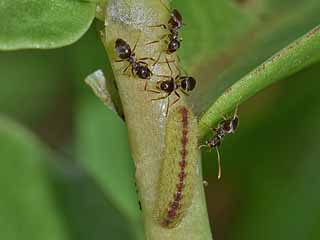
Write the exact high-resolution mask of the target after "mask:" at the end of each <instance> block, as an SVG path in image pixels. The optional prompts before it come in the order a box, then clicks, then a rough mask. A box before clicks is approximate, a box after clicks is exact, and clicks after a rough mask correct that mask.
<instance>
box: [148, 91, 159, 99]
mask: <svg viewBox="0 0 320 240" xmlns="http://www.w3.org/2000/svg"><path fill="white" fill-rule="evenodd" d="M146 91H147V92H152V93H158V94H160V93H161V92H160V91H158V90H154V89H146ZM156 100H158V99H156Z"/></svg>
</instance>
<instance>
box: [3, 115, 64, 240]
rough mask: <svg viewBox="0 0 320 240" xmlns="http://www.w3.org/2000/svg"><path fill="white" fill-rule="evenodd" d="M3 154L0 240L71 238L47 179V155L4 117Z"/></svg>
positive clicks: (31, 138) (41, 147)
mask: <svg viewBox="0 0 320 240" xmlns="http://www.w3.org/2000/svg"><path fill="white" fill-rule="evenodd" d="M0 154H1V156H0V158H1V161H0V189H1V197H0V212H1V214H0V239H6V240H17V239H25V240H27V239H30V240H44V239H46V240H64V239H68V237H67V235H66V229H65V226H64V219H63V218H62V216H61V215H59V211H58V209H57V206H56V203H55V200H54V198H55V196H54V195H53V192H52V189H51V185H50V184H49V179H48V176H47V169H46V167H45V163H46V162H45V161H47V160H49V158H50V157H49V155H48V152H47V151H45V150H44V148H43V146H41V145H40V144H39V143H38V141H37V140H36V139H35V137H34V136H33V135H31V134H30V133H29V132H27V131H26V130H24V129H23V128H21V127H20V126H17V125H16V124H14V123H12V122H10V120H8V119H5V118H2V117H1V118H0Z"/></svg>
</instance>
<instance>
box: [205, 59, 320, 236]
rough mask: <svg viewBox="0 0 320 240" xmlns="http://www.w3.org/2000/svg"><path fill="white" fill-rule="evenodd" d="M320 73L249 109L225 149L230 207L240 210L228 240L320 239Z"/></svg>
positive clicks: (313, 71)
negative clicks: (230, 193) (319, 189)
mask: <svg viewBox="0 0 320 240" xmlns="http://www.w3.org/2000/svg"><path fill="white" fill-rule="evenodd" d="M319 67H320V63H318V64H315V65H314V66H312V67H310V68H308V69H306V70H304V71H301V72H300V73H299V74H295V75H294V76H292V77H290V78H289V79H288V81H283V82H279V84H277V86H275V87H272V88H270V89H267V90H266V92H265V93H264V94H259V95H258V96H257V97H256V98H255V101H250V102H248V103H247V104H245V106H244V108H243V109H242V111H241V125H240V128H239V129H238V130H239V131H238V132H237V133H236V134H235V135H233V136H230V137H228V138H227V139H226V142H224V144H223V145H222V149H221V152H222V154H223V160H224V170H225V171H224V173H225V174H224V176H225V178H224V181H226V182H227V184H226V186H225V188H226V189H227V190H226V191H228V190H229V189H230V187H229V186H232V187H231V188H232V189H233V190H231V191H232V192H233V195H232V196H229V197H231V198H232V199H228V200H227V201H226V202H228V201H232V202H231V203H230V205H229V206H234V205H236V206H237V207H236V208H234V209H235V212H233V214H232V217H231V219H232V220H231V221H232V224H230V225H228V227H227V229H228V230H227V231H228V237H227V239H238V240H242V239H245V240H253V239H271V238H273V237H274V236H277V238H278V237H279V238H280V239H292V240H298V239H301V238H303V239H310V240H311V239H312V240H313V239H319V236H320V229H319V228H317V226H319V216H320V209H319V201H320V192H319V191H318V188H319V185H320V178H319V171H318V169H319V167H320V163H319V161H318V159H319V155H320V151H319V150H320V149H319V144H318V143H319V140H320V139H319V136H320V128H319V120H320V112H319V111H318V109H319V107H318V106H319V104H320V96H319V91H318V90H319V87H320V82H319V77H318V76H319V69H320V68H319ZM306 79H307V81H308V82H307V86H308V87H305V84H306V82H305V80H306ZM288 82H290V84H288ZM284 95H288V96H294V97H288V98H286V97H283V96H284ZM301 113H303V114H301ZM257 115H260V116H258V117H257ZM211 158H213V156H212V155H211ZM211 160H212V159H211ZM222 199H223V198H222ZM215 200H216V201H218V202H219V199H216V198H215ZM234 216H236V217H234ZM301 226H303V227H301Z"/></svg>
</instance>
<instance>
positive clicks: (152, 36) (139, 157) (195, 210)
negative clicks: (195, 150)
mask: <svg viewBox="0 0 320 240" xmlns="http://www.w3.org/2000/svg"><path fill="white" fill-rule="evenodd" d="M106 13H107V14H106V20H105V26H106V30H105V33H104V36H103V42H104V45H105V48H106V51H107V53H108V57H109V58H110V62H111V63H112V68H113V71H114V75H115V79H116V82H117V86H118V90H119V94H120V97H121V101H122V104H123V109H124V114H125V120H126V124H127V127H128V133H129V142H130V147H131V151H132V157H133V159H134V162H135V166H136V180H137V187H138V191H139V197H140V201H141V204H142V209H143V210H142V215H143V220H144V228H145V235H146V239H148V240H149V239H150V240H160V239H161V240H163V239H172V240H179V239H184V240H186V239H190V240H191V239H192V240H209V239H212V237H211V232H210V226H209V222H208V215H207V209H206V203H205V195H204V190H203V184H202V182H203V181H202V176H201V173H200V175H198V176H197V179H195V181H196V186H195V190H194V191H195V192H194V198H193V202H192V205H191V207H190V208H189V210H188V213H187V214H186V216H185V217H184V219H183V221H182V223H181V224H180V225H178V226H177V227H176V228H174V229H166V228H163V227H161V226H160V224H159V223H158V222H157V221H156V219H155V216H154V205H155V200H156V196H157V192H158V178H159V173H160V163H161V160H162V159H161V158H162V157H161V156H162V152H163V149H164V147H165V144H164V133H165V126H166V121H167V117H166V116H165V112H166V105H167V99H163V100H158V101H151V99H154V98H158V97H159V96H163V95H159V94H156V93H151V92H148V91H144V84H145V81H144V80H142V79H139V78H137V77H133V76H131V74H130V71H131V70H130V68H129V70H128V72H127V73H126V74H124V73H123V69H124V68H125V67H126V66H127V62H123V63H117V62H115V60H116V59H118V57H117V56H116V54H115V49H114V46H115V41H116V39H117V38H122V39H124V40H125V41H127V42H128V43H129V44H130V46H131V47H132V48H133V46H134V45H135V43H136V42H137V47H136V49H135V53H136V56H137V58H143V57H152V58H157V57H158V55H159V53H160V52H161V51H163V49H164V47H165V45H164V43H156V44H153V45H146V43H148V42H151V41H154V40H157V39H160V37H161V36H162V35H163V34H165V33H167V32H166V31H165V30H163V29H161V28H151V27H149V26H151V25H157V24H160V23H166V22H167V21H168V18H169V13H168V12H167V10H166V9H165V8H164V7H163V6H162V5H161V2H160V1H158V0H153V1H151V0H130V1H125V0H110V1H108V4H107V9H106ZM169 57H170V59H173V58H175V55H174V54H173V55H170V56H169ZM146 61H147V62H149V63H150V65H151V64H152V62H150V61H148V60H146ZM162 61H163V60H162ZM151 69H152V67H151ZM152 71H153V72H154V73H155V74H158V75H159V74H161V75H170V71H169V69H168V66H167V64H161V63H159V64H157V65H156V66H155V67H154V69H152ZM173 71H174V75H176V74H177V70H176V69H175V68H174V67H173ZM161 79H163V78H159V77H156V76H153V77H152V79H151V80H149V84H148V88H149V89H154V88H155V85H156V82H157V80H161ZM173 99H174V96H172V98H171V101H173ZM180 105H186V102H185V99H184V97H181V99H180V101H179V102H178V103H177V104H175V107H176V106H180ZM111 127H112V126H111ZM179 141H180V140H179ZM198 157H199V158H200V152H199V154H198ZM199 164H200V161H199ZM198 169H199V170H201V166H200V165H199V166H198ZM200 172H201V171H200Z"/></svg>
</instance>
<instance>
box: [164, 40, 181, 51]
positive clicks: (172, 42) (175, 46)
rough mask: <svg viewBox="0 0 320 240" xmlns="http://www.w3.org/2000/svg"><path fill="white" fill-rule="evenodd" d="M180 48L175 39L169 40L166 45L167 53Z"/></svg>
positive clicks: (178, 42)
mask: <svg viewBox="0 0 320 240" xmlns="http://www.w3.org/2000/svg"><path fill="white" fill-rule="evenodd" d="M179 48H180V41H179V40H177V39H171V40H170V42H169V44H168V49H167V53H169V54H170V53H174V52H175V51H177V50H178V49H179Z"/></svg>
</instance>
